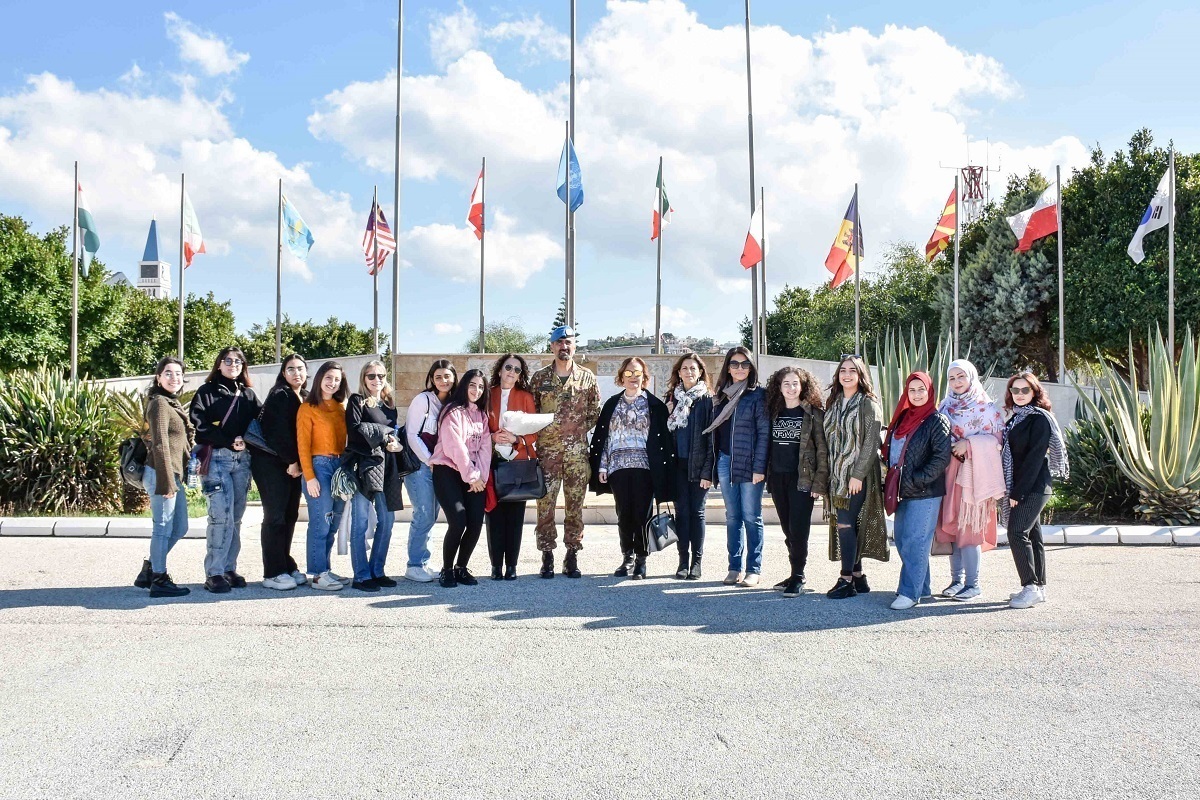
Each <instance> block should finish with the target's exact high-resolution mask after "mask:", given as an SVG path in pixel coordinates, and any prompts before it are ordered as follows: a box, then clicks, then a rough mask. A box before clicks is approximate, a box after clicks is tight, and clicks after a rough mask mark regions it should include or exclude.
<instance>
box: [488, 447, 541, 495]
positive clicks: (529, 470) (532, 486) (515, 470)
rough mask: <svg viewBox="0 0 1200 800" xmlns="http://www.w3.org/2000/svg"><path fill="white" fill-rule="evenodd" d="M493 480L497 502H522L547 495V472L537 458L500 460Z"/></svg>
mask: <svg viewBox="0 0 1200 800" xmlns="http://www.w3.org/2000/svg"><path fill="white" fill-rule="evenodd" d="M521 441H522V442H524V439H522V440H521ZM492 482H493V484H494V485H495V488H496V502H497V503H521V502H524V501H526V500H541V499H542V498H543V497H545V496H546V473H545V471H543V470H542V462H541V460H539V459H537V458H529V459H521V460H516V459H514V460H512V461H500V462H498V463H497V464H496V468H495V469H494V470H492Z"/></svg>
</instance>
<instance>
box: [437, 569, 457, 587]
mask: <svg viewBox="0 0 1200 800" xmlns="http://www.w3.org/2000/svg"><path fill="white" fill-rule="evenodd" d="M438 585H439V586H441V587H442V588H443V589H453V588H454V587H455V586H458V581H456V580H455V579H454V570H453V569H444V570H442V571H441V572H440V573H438Z"/></svg>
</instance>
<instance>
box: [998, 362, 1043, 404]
mask: <svg viewBox="0 0 1200 800" xmlns="http://www.w3.org/2000/svg"><path fill="white" fill-rule="evenodd" d="M1019 380H1023V381H1025V382H1026V383H1028V384H1029V388H1030V389H1032V390H1033V399H1032V400H1030V401H1029V405H1031V406H1037V407H1038V408H1044V409H1046V410H1047V411H1050V410H1051V408H1052V406H1051V403H1050V398H1049V397H1047V396H1046V390H1045V389H1043V388H1042V382H1041V381H1039V380H1038V377H1037V375H1034V374H1033V373H1032V372H1029V371H1028V370H1027V371H1025V372H1018V373H1017V374H1016V375H1013V376H1012V377H1011V378H1009V379H1008V385H1007V386H1005V387H1004V408H1005V409H1007V410H1008V411H1012V410H1013V408H1014V407H1016V405H1017V404H1016V403H1014V402H1013V396H1012V385H1013V382H1014V381H1019Z"/></svg>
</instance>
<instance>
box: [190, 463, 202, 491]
mask: <svg viewBox="0 0 1200 800" xmlns="http://www.w3.org/2000/svg"><path fill="white" fill-rule="evenodd" d="M187 485H188V488H189V489H197V488H199V486H200V459H198V458H196V457H195V456H194V455H193V456H192V457H191V458H189V459H188V467H187Z"/></svg>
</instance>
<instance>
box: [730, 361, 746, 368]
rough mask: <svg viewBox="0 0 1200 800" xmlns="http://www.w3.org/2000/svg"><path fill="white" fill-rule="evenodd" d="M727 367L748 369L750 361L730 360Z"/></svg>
mask: <svg viewBox="0 0 1200 800" xmlns="http://www.w3.org/2000/svg"><path fill="white" fill-rule="evenodd" d="M729 368H730V369H750V362H749V361H730V362H729Z"/></svg>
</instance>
